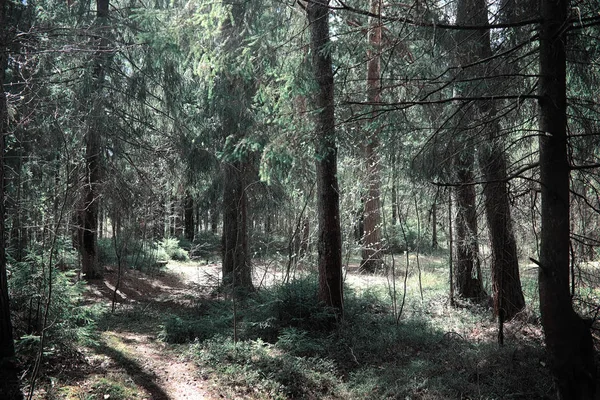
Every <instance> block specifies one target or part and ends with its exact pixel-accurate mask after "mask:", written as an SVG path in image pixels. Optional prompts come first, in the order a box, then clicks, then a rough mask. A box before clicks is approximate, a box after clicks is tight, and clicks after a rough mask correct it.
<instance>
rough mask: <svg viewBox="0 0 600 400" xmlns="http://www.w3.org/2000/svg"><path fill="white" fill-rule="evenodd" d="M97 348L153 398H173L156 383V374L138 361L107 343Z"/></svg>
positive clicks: (158, 399)
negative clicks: (145, 368)
mask: <svg viewBox="0 0 600 400" xmlns="http://www.w3.org/2000/svg"><path fill="white" fill-rule="evenodd" d="M95 350H96V351H97V352H98V354H103V355H105V356H108V357H110V358H111V359H112V360H113V361H114V362H115V364H116V365H117V366H119V367H121V368H123V369H124V370H125V372H127V374H128V375H129V376H130V377H131V379H132V380H133V381H134V382H135V384H136V385H138V386H140V387H142V388H144V389H145V390H146V391H148V393H150V396H151V398H152V400H171V398H170V397H169V395H167V393H166V392H165V390H164V389H163V388H162V387H161V386H160V385H158V384H157V383H156V376H155V375H154V374H151V373H148V372H146V371H145V370H144V369H143V368H142V366H141V365H140V364H139V363H138V362H137V361H135V360H133V359H131V358H130V357H128V356H127V355H125V354H124V353H122V352H120V351H118V350H115V349H113V348H112V347H110V346H107V345H106V344H101V345H99V346H97V347H96V348H95Z"/></svg>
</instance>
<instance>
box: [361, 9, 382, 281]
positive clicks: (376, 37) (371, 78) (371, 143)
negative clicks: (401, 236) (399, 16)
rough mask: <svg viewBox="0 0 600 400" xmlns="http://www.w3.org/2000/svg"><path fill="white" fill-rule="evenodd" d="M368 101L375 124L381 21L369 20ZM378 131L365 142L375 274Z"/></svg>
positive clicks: (366, 265)
mask: <svg viewBox="0 0 600 400" xmlns="http://www.w3.org/2000/svg"><path fill="white" fill-rule="evenodd" d="M371 13H372V14H374V15H380V13H381V0H371ZM367 40H368V50H367V102H369V103H371V104H372V107H373V108H374V110H373V112H372V121H374V120H375V118H376V117H377V113H376V110H375V107H377V104H378V103H380V102H381V61H380V58H381V57H380V51H381V50H380V49H381V18H377V17H370V18H369V31H368V35H367ZM378 131H379V129H378V128H375V129H374V130H373V131H369V129H368V128H367V130H366V137H365V142H364V146H363V148H364V152H365V164H366V171H367V188H368V192H367V197H366V199H365V210H364V213H365V218H364V230H365V232H364V238H363V251H362V264H361V269H362V270H364V271H367V272H373V271H375V270H376V269H377V268H379V267H381V262H382V261H381V226H380V223H381V215H380V213H381V211H380V208H381V202H380V191H381V179H380V176H379V168H380V165H379V153H378V151H379V135H378Z"/></svg>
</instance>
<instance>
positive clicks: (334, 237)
mask: <svg viewBox="0 0 600 400" xmlns="http://www.w3.org/2000/svg"><path fill="white" fill-rule="evenodd" d="M328 4H329V1H328V0H315V1H313V2H309V3H308V4H307V6H306V10H307V14H308V23H309V25H310V49H311V53H312V64H313V71H314V76H315V80H316V82H317V85H318V91H317V93H316V98H315V109H316V110H318V111H317V114H316V120H315V126H316V132H315V133H316V143H315V155H316V164H317V165H316V168H317V213H318V222H319V235H318V239H317V248H318V265H319V294H318V295H319V300H321V301H322V302H323V303H324V304H325V305H327V306H329V307H333V308H334V309H336V311H337V312H338V314H339V315H342V313H343V307H344V296H343V286H342V235H341V229H340V210H339V190H338V182H337V147H336V143H335V115H334V103H333V93H334V92H333V69H332V61H331V54H330V52H329V50H328V45H329V44H330V39H329V8H328V7H327V6H328Z"/></svg>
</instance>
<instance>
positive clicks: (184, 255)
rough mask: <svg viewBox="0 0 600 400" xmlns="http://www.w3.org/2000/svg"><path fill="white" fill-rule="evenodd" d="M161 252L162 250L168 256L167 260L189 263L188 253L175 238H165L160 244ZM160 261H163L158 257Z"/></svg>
mask: <svg viewBox="0 0 600 400" xmlns="http://www.w3.org/2000/svg"><path fill="white" fill-rule="evenodd" d="M158 248H159V251H160V249H162V250H163V251H164V252H165V254H166V255H167V257H168V258H167V259H170V260H176V261H189V259H190V256H189V254H188V252H187V251H186V250H184V249H182V248H181V247H179V240H178V239H175V238H164V239H163V240H161V241H160V243H159V244H158ZM157 259H158V260H161V259H160V258H158V257H157Z"/></svg>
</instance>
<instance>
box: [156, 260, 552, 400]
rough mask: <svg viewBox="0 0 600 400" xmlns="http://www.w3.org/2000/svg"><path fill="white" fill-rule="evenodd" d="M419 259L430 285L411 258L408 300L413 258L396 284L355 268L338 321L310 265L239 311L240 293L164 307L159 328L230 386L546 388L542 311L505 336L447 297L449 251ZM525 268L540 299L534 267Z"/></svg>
mask: <svg viewBox="0 0 600 400" xmlns="http://www.w3.org/2000/svg"><path fill="white" fill-rule="evenodd" d="M419 266H420V269H421V274H420V275H421V276H420V280H421V285H419V274H418V271H417V268H416V260H414V259H413V258H410V259H409V270H408V276H407V280H406V289H407V290H406V297H405V298H404V305H403V306H401V304H402V298H403V297H404V296H403V291H404V277H405V273H406V261H405V260H402V259H400V258H399V257H397V258H396V260H395V268H396V271H395V276H396V282H395V291H394V283H393V280H392V278H391V277H389V276H387V277H386V276H383V275H381V276H368V277H367V276H364V275H357V274H356V273H354V272H351V271H349V273H348V275H347V287H346V301H345V304H346V309H345V316H344V321H343V322H342V323H341V324H340V325H339V327H338V328H337V330H335V331H334V332H331V331H328V330H327V329H326V326H327V321H328V319H329V317H330V315H329V313H328V311H327V310H323V309H322V308H321V307H320V305H319V304H318V303H317V302H316V300H315V298H316V290H317V282H316V277H315V276H314V275H311V274H308V275H306V276H303V277H301V278H298V279H296V280H294V281H293V282H292V283H290V284H288V285H281V284H275V285H273V286H271V287H269V288H266V289H262V290H260V291H258V292H257V293H254V294H253V295H252V296H251V297H250V298H248V299H246V300H245V301H244V302H238V303H237V304H236V307H235V309H236V315H235V318H234V313H233V303H232V301H231V300H223V299H207V300H204V301H201V302H199V303H198V304H196V305H195V306H194V307H193V308H192V309H190V310H189V311H190V312H189V313H188V314H180V315H178V316H170V317H167V318H166V319H165V320H164V323H163V325H162V331H161V333H160V336H161V338H163V339H164V340H166V341H168V342H174V343H190V342H191V344H190V345H189V350H188V351H189V354H190V355H191V356H192V357H193V358H194V359H195V361H196V363H197V364H198V366H199V368H200V369H201V371H202V374H203V375H208V376H210V377H211V378H212V379H213V380H216V381H217V382H218V383H219V384H218V391H219V393H220V394H221V395H222V396H224V397H225V398H233V397H236V396H238V397H243V398H255V399H288V398H305V399H317V398H318V399H364V398H382V399H383V398H403V399H404V398H406V399H504V398H511V399H542V398H544V397H545V396H547V395H548V394H549V391H550V388H551V380H550V377H549V374H548V371H547V370H546V368H545V367H544V364H545V363H544V354H543V351H542V346H541V342H540V339H541V332H540V329H539V327H538V326H537V325H536V324H535V322H536V319H537V318H536V315H535V313H533V312H531V311H528V312H527V313H525V315H524V318H522V319H521V320H519V321H516V322H513V323H510V324H508V325H507V327H506V342H507V344H506V345H505V346H504V347H502V348H500V347H499V346H498V345H497V344H496V327H495V322H494V320H493V319H492V318H491V311H490V310H489V309H488V308H487V307H485V306H475V305H470V304H466V303H465V304H464V305H463V306H462V307H458V308H453V307H450V306H449V301H448V294H447V271H445V268H446V267H445V265H444V260H443V259H441V258H439V257H424V256H421V257H420V260H419ZM349 269H350V270H351V268H349ZM523 278H524V286H525V287H526V295H527V296H528V300H529V301H530V302H532V301H533V302H535V299H534V298H532V297H530V296H531V295H532V293H534V291H533V290H530V289H531V288H530V286H531V287H532V286H533V285H534V284H533V283H532V276H530V275H528V274H527V273H524V275H523ZM365 282H366V283H365ZM420 288H422V289H423V290H422V293H423V297H421V289H420ZM401 308H402V314H400V309H401ZM234 321H235V334H236V335H237V338H238V341H237V342H236V343H234V341H233V337H234Z"/></svg>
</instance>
